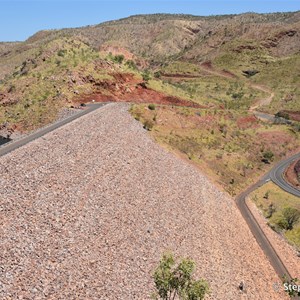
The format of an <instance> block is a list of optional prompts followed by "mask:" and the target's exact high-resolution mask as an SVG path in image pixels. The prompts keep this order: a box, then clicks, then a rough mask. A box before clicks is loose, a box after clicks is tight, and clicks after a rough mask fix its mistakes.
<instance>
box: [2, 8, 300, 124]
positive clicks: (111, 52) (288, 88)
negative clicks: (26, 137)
mask: <svg viewBox="0 0 300 300" xmlns="http://www.w3.org/2000/svg"><path fill="white" fill-rule="evenodd" d="M299 51H300V12H293V13H277V14H254V13H247V14H242V15H226V16H211V17H197V16H190V15H165V14H156V15H138V16H133V17H129V18H125V19H121V20H118V21H112V22H106V23H103V24H99V25H95V26H87V27H83V28H74V29H62V30H48V31H40V32H38V33H36V34H35V35H33V36H32V37H30V38H29V39H28V40H26V41H25V42H22V43H2V44H0V70H1V71H0V79H2V80H1V84H0V103H1V104H2V108H0V123H2V124H4V123H6V124H7V123H10V124H21V125H20V126H21V127H22V128H25V129H26V128H30V127H35V126H38V124H43V123H47V122H49V121H50V119H53V116H54V115H55V114H56V113H57V110H58V109H59V108H60V107H63V106H65V105H70V103H71V102H72V100H73V99H75V98H78V96H79V95H83V94H94V93H95V92H97V93H101V94H102V95H106V96H107V98H109V96H111V87H112V86H113V87H116V86H117V87H118V85H119V84H121V85H122V84H123V82H119V79H118V77H116V76H114V75H112V74H115V73H130V74H132V76H135V77H136V78H139V80H140V81H139V82H141V80H142V79H145V75H144V73H145V71H146V72H148V73H149V75H150V77H151V76H152V77H153V79H154V80H153V81H150V82H148V88H152V89H156V90H159V91H161V92H165V93H166V94H168V95H171V96H176V97H180V98H184V99H186V100H190V101H194V102H197V103H199V104H202V105H203V104H204V105H208V106H210V105H211V106H216V105H217V106H220V105H221V103H222V101H226V102H227V104H226V105H227V106H228V105H229V106H230V107H231V106H233V107H235V108H243V109H244V108H247V107H248V108H249V107H250V106H251V104H252V102H254V100H256V99H257V98H259V97H262V96H263V95H260V93H261V91H257V90H253V89H252V90H251V88H250V90H247V91H244V94H247V95H248V96H245V98H243V99H240V100H239V101H233V100H235V99H232V98H231V97H227V96H226V95H225V91H226V90H225V89H227V90H228V89H230V86H231V85H232V84H235V82H237V84H238V85H239V86H244V87H245V89H246V88H248V87H249V83H251V82H253V83H258V84H263V85H265V86H267V87H268V88H269V89H272V90H273V92H274V93H275V97H274V101H273V102H272V103H271V104H270V105H269V106H266V107H265V110H266V111H269V112H272V113H275V112H277V111H278V110H280V109H284V110H300V104H299V103H300V101H299V73H300V72H299V70H300V58H299V57H300V52H299ZM120 55H123V56H124V57H125V59H124V60H123V59H122V61H118V59H119V58H120V57H119V56H120ZM203 63H209V64H210V65H211V66H213V67H214V68H216V69H219V70H223V69H225V70H226V71H227V72H228V73H231V74H232V76H233V77H232V78H231V81H230V80H227V81H226V82H224V85H223V87H222V88H221V89H219V90H218V87H216V88H215V89H214V90H213V91H211V92H210V93H206V92H205V90H204V89H203V88H200V90H201V91H199V89H198V87H199V86H201V82H205V85H206V86H208V85H210V86H212V84H216V85H218V84H219V81H220V78H211V77H208V76H207V75H208V74H206V73H205V72H204V73H203V71H201V70H200V69H199V67H200V66H201V64H203ZM178 66H179V67H178ZM146 69H147V70H149V71H147V70H146ZM166 69H168V72H169V73H172V72H173V73H176V74H177V75H178V74H185V75H188V74H191V73H193V75H196V76H198V78H199V80H198V81H197V82H195V83H193V84H191V83H190V82H187V81H186V80H185V79H184V80H180V81H179V82H178V80H177V81H176V82H173V81H171V80H169V79H168V80H165V78H160V74H161V73H165V72H166ZM193 69H194V70H195V71H191V70H193ZM245 72H246V73H245ZM99 73H100V75H99ZM155 74H156V75H157V76H154V75H155ZM249 74H250V75H249ZM169 75H170V74H169ZM171 75H172V74H171ZM248 75H249V76H248ZM88 76H92V78H89V79H88ZM147 76H148V75H147ZM245 76H246V77H245ZM279 79H280V80H279ZM146 81H148V80H146ZM223 81H224V78H223ZM146 83H147V82H146ZM123 85H124V84H123ZM144 86H145V87H147V85H144ZM129 89H130V90H132V87H129ZM124 90H127V91H128V89H127V87H124ZM221 90H222V91H221ZM231 90H232V89H231ZM230 92H231V91H230V90H229V93H230ZM211 93H213V95H212V96H211V97H208V94H211ZM233 93H234V94H236V93H235V92H233ZM119 94H120V95H118V97H119V98H120V99H122V93H119ZM123 94H124V93H123ZM125 98H126V97H125ZM128 98H129V97H128ZM126 99H127V98H126ZM224 99H225V100H224ZM68 103H69V104H68ZM3 106H5V109H4V108H3ZM29 107H30V108H29ZM28 108H29V109H28ZM48 109H49V110H50V111H52V112H53V113H50V114H49V115H48V117H46V116H45V115H44V114H43V111H45V110H48ZM30 110H31V111H32V113H28V111H30ZM52 115H53V116H52ZM28 116H29V117H28ZM51 116H52V117H51ZM44 117H45V118H44ZM31 119H33V120H35V121H34V122H33V123H35V124H33V125H32V124H30V122H31V121H30V120H31ZM44 119H45V120H44ZM31 125H32V126H31Z"/></svg>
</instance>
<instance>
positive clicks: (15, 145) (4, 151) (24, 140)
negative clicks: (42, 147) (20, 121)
mask: <svg viewBox="0 0 300 300" xmlns="http://www.w3.org/2000/svg"><path fill="white" fill-rule="evenodd" d="M105 104H107V103H93V104H88V105H87V107H86V109H84V110H82V111H81V112H79V113H78V114H75V115H73V116H70V117H68V118H66V119H63V120H61V121H58V122H56V123H54V124H51V125H49V126H46V127H44V128H42V129H40V130H38V131H36V132H34V133H33V134H30V135H28V136H26V137H24V138H22V139H20V140H17V141H12V142H10V143H7V144H5V145H3V146H2V147H1V148H0V156H3V155H5V154H7V153H9V152H11V151H13V150H15V149H17V148H19V147H22V146H24V145H25V144H27V143H29V142H31V141H33V140H35V139H37V138H39V137H41V136H43V135H45V134H46V133H48V132H50V131H52V130H55V129H57V128H59V127H61V126H63V125H65V124H68V123H70V122H72V121H74V120H76V119H77V118H79V117H81V116H83V115H86V114H88V113H90V112H92V111H94V110H95V109H98V108H100V107H102V106H104V105H105Z"/></svg>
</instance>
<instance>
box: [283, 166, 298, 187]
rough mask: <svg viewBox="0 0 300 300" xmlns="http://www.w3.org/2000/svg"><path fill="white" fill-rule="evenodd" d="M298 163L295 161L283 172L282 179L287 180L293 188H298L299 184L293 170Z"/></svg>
mask: <svg viewBox="0 0 300 300" xmlns="http://www.w3.org/2000/svg"><path fill="white" fill-rule="evenodd" d="M297 162H298V161H295V162H294V163H292V164H291V165H290V166H289V167H288V168H287V170H286V171H285V174H284V177H285V179H286V180H287V182H289V183H290V184H291V185H293V186H294V187H295V188H298V189H299V188H300V183H299V181H298V179H297V174H296V172H295V170H294V168H295V165H296V163H297Z"/></svg>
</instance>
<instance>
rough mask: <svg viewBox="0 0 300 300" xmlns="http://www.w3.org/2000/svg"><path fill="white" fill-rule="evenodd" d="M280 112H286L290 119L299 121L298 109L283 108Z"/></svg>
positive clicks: (299, 113) (299, 112)
mask: <svg viewBox="0 0 300 300" xmlns="http://www.w3.org/2000/svg"><path fill="white" fill-rule="evenodd" d="M282 112H283V113H286V114H288V115H289V118H290V119H291V120H294V121H297V122H300V111H289V110H283V111H282Z"/></svg>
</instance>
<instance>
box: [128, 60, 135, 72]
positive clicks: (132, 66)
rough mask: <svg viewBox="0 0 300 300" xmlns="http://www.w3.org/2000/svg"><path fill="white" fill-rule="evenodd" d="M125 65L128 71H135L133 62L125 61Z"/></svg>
mask: <svg viewBox="0 0 300 300" xmlns="http://www.w3.org/2000/svg"><path fill="white" fill-rule="evenodd" d="M125 65H126V66H127V67H129V68H130V69H132V70H136V69H137V67H136V64H135V62H134V61H133V60H127V61H126V63H125Z"/></svg>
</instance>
